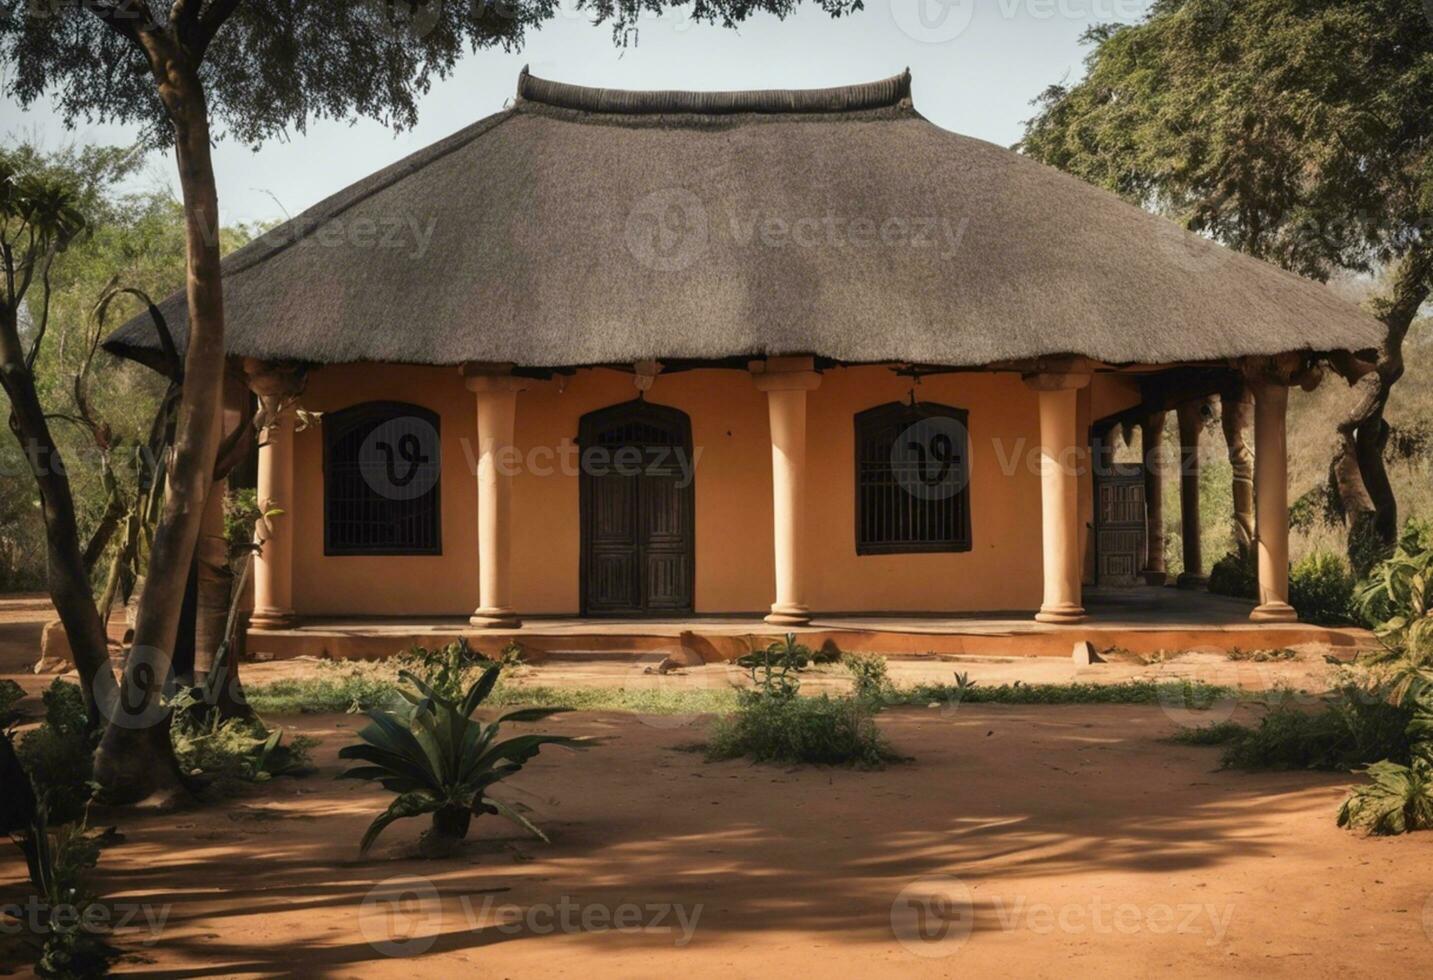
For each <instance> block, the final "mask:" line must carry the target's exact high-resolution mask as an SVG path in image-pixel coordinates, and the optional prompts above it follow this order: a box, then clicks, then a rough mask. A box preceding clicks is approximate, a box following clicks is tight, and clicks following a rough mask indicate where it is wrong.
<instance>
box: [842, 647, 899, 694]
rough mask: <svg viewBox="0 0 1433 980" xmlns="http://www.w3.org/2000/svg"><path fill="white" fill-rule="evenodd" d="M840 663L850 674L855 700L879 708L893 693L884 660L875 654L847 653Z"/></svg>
mask: <svg viewBox="0 0 1433 980" xmlns="http://www.w3.org/2000/svg"><path fill="white" fill-rule="evenodd" d="M841 663H842V664H844V665H845V667H846V669H847V670H848V671H850V672H851V678H852V680H853V683H854V693H855V696H856V699H857V700H859V701H864V702H866V703H867V704H870V705H873V706H880V705H882V704H884V703H885V702H886V700H887V699H888V698H890V697H891V696H892V694H893V693H894V690H895V689H894V688H893V687H892V685H891V682H890V679H889V678H887V676H886V658H885V657H883V656H881V655H880V654H877V653H848V654H846V655H845V656H843V657H842V658H841Z"/></svg>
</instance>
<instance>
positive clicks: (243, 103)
mask: <svg viewBox="0 0 1433 980" xmlns="http://www.w3.org/2000/svg"><path fill="white" fill-rule="evenodd" d="M796 2H797V0H692V5H691V9H692V16H693V17H694V18H697V19H699V20H704V21H711V22H720V23H723V24H726V25H734V24H736V23H739V22H741V21H744V20H745V19H746V18H747V17H749V16H750V15H751V14H752V13H755V12H758V11H767V12H770V13H774V14H776V15H777V16H783V15H785V14H786V13H788V12H790V11H791V10H792V9H794V8H795V6H796ZM819 2H820V4H821V6H822V8H823V9H825V10H827V11H828V12H830V13H832V14H833V15H839V14H841V13H844V12H846V11H849V10H853V9H858V8H859V7H860V2H861V0H819ZM685 6H686V4H685V3H684V2H682V0H674V2H668V0H589V6H588V8H587V9H589V10H590V11H591V12H592V14H593V16H594V18H595V19H597V20H599V21H606V22H610V23H611V24H612V25H613V30H614V36H615V37H616V38H617V39H619V40H625V39H626V38H627V37H628V36H629V33H630V31H631V30H632V28H634V27H635V25H636V22H637V20H638V17H639V15H641V14H642V13H644V12H655V11H659V10H662V9H664V8H666V7H678V8H682V7H685ZM557 11H558V4H557V3H556V2H555V0H507V2H502V3H499V2H496V0H449V2H442V0H171V2H170V3H169V5H168V7H167V9H166V8H164V7H161V6H160V5H158V4H156V3H153V2H152V0H48V3H46V2H45V0H42V2H40V3H37V4H29V5H24V6H20V5H18V4H11V5H9V6H7V7H6V9H5V11H4V12H3V13H0V64H3V65H4V66H5V68H6V72H7V73H6V76H5V86H6V91H7V93H8V94H9V96H10V97H12V98H14V99H16V100H18V101H19V102H20V103H21V104H24V105H29V104H30V103H32V102H34V101H35V100H37V99H39V98H41V97H42V96H43V95H45V94H47V93H52V94H54V95H55V96H56V99H57V103H58V105H59V107H60V109H61V110H62V112H63V113H64V114H65V116H66V117H67V118H69V119H79V118H90V117H100V118H103V119H106V120H109V121H116V122H122V123H138V124H139V125H141V126H142V127H143V129H144V132H145V135H146V138H147V139H148V140H149V141H151V142H152V143H154V144H156V145H165V146H168V145H172V146H173V148H174V153H175V160H176V163H177V166H178V170H179V183H180V187H181V189H182V192H183V198H184V210H185V218H186V229H185V231H186V236H185V237H186V251H187V255H188V269H189V275H188V281H187V289H186V291H187V298H188V313H189V330H188V337H187V341H186V344H185V352H184V366H183V374H184V387H183V396H182V401H181V403H180V405H179V409H178V422H177V425H176V431H175V442H174V450H175V451H174V457H173V461H172V463H171V464H170V467H169V474H168V478H169V493H168V496H167V498H166V502H165V507H164V513H163V517H162V519H161V521H160V523H159V526H158V528H157V530H156V532H155V535H154V541H153V545H152V550H151V557H150V564H149V574H148V575H147V577H146V588H145V593H144V596H143V598H142V599H141V600H140V609H139V616H138V621H137V623H136V626H135V636H134V648H132V650H131V652H130V656H129V658H128V663H129V665H130V666H128V667H127V668H126V671H125V676H124V682H123V693H124V701H123V703H124V704H125V705H128V706H133V707H136V708H137V709H138V714H137V715H136V716H134V717H132V718H130V719H129V722H128V723H127V724H123V725H122V724H117V723H112V724H111V725H110V726H109V729H108V730H107V731H106V732H105V736H104V739H103V741H102V742H101V744H100V750H99V753H98V756H97V759H96V768H95V775H96V779H97V781H98V782H99V783H100V784H101V785H102V786H103V787H104V789H105V791H106V793H107V795H108V796H109V797H110V798H111V799H113V800H116V801H122V800H138V799H142V798H144V797H146V796H148V795H151V794H152V793H165V794H169V795H173V794H177V793H182V792H183V786H182V781H181V779H180V775H179V772H178V768H177V766H176V765H175V764H174V758H173V749H172V746H171V745H170V741H169V736H168V732H167V728H168V714H167V712H163V711H159V712H156V711H155V708H156V706H157V705H158V704H159V702H160V697H161V693H162V687H163V685H164V683H165V682H166V681H167V678H168V675H169V673H170V665H171V659H172V651H173V647H174V641H175V636H176V634H177V629H178V623H179V613H180V605H181V601H182V598H183V595H184V589H185V585H186V581H187V577H188V571H189V567H190V561H191V559H192V557H193V554H194V550H195V544H196V542H197V539H198V535H199V525H200V520H201V518H202V513H203V504H204V500H205V498H206V496H207V495H208V492H209V487H210V483H211V482H212V478H213V473H212V469H213V466H214V462H215V460H216V458H217V456H218V455H219V442H220V432H219V430H220V425H219V420H220V417H221V415H220V412H221V407H222V406H221V400H222V391H223V373H224V302H223V287H222V281H221V275H220V267H219V197H218V189H217V187H216V186H215V180H214V169H213V163H212V160H211V158H210V144H211V141H212V139H213V138H214V136H215V135H216V133H215V132H214V124H216V123H217V124H218V127H219V132H220V133H227V134H229V135H232V136H235V137H237V138H238V139H241V140H245V141H246V142H249V143H253V144H257V143H260V142H262V141H263V140H264V139H266V138H268V137H270V136H274V135H279V134H282V133H284V132H286V131H287V130H288V129H289V128H297V129H299V130H302V129H303V128H304V126H305V125H306V124H307V123H308V121H309V120H311V119H316V118H347V117H349V116H350V115H354V114H361V115H365V116H370V117H373V118H377V119H381V120H383V121H385V122H387V123H390V124H392V125H395V126H404V125H410V124H412V123H413V121H414V120H415V119H416V116H417V108H416V106H417V98H418V97H419V96H420V95H421V94H423V93H424V92H426V91H427V89H428V87H429V85H430V84H431V82H432V79H433V78H434V77H443V76H445V75H446V74H448V73H449V72H450V71H451V70H452V68H453V66H454V65H455V64H456V62H457V59H458V58H459V56H460V55H462V54H463V53H464V52H465V50H469V49H471V50H478V49H483V48H488V47H492V46H494V45H503V46H505V47H513V46H516V45H518V44H520V43H521V42H522V40H523V39H524V36H525V34H526V31H527V30H528V28H530V27H534V26H537V25H538V24H541V23H542V22H544V21H546V20H549V19H550V18H552V17H553V16H554V15H555V14H556V13H557ZM136 650H138V651H141V652H142V654H143V656H138V657H137V656H135V651H136ZM153 714H157V715H158V716H159V717H160V718H162V723H160V724H137V723H135V718H138V717H143V716H145V715H153Z"/></svg>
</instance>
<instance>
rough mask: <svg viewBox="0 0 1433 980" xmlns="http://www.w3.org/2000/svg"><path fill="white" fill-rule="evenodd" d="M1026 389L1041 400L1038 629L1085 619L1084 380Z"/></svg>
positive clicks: (1035, 379) (1054, 377)
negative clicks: (1041, 557)
mask: <svg viewBox="0 0 1433 980" xmlns="http://www.w3.org/2000/svg"><path fill="white" fill-rule="evenodd" d="M1025 383H1026V384H1028V385H1029V386H1030V387H1031V388H1034V389H1035V390H1036V391H1037V392H1039V394H1040V517H1041V524H1040V531H1041V540H1042V542H1043V547H1044V570H1045V599H1044V602H1042V603H1041V605H1040V612H1039V613H1038V614H1037V615H1036V616H1035V618H1036V619H1037V620H1039V621H1040V622H1042V623H1061V624H1062V623H1079V622H1083V621H1084V619H1085V607H1084V605H1083V604H1082V602H1083V600H1082V593H1081V579H1082V577H1083V575H1082V573H1083V571H1084V567H1083V566H1084V559H1083V556H1082V555H1081V554H1080V540H1081V534H1080V490H1079V481H1080V474H1081V473H1082V471H1083V470H1084V469H1085V468H1086V466H1087V460H1086V458H1085V457H1086V455H1087V454H1086V452H1085V451H1082V449H1081V447H1080V444H1079V437H1078V432H1077V428H1078V425H1077V414H1078V407H1079V389H1080V388H1083V387H1084V386H1085V385H1087V384H1089V383H1090V376H1089V375H1088V374H1076V373H1070V374H1056V373H1050V374H1035V375H1030V376H1027V377H1026V379H1025Z"/></svg>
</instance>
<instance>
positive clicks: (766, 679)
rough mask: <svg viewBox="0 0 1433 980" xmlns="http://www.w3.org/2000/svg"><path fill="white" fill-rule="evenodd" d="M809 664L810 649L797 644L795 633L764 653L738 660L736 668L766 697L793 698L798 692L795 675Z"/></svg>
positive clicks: (771, 646) (756, 652) (754, 652)
mask: <svg viewBox="0 0 1433 980" xmlns="http://www.w3.org/2000/svg"><path fill="white" fill-rule="evenodd" d="M811 661H812V655H811V648H810V647H808V646H805V645H804V644H801V643H797V642H796V634H795V633H787V634H786V636H785V637H784V638H783V639H780V640H777V641H775V642H774V643H772V644H770V645H769V646H767V647H766V649H764V650H755V651H753V652H751V653H748V654H747V655H746V656H744V657H738V658H737V661H736V664H737V666H738V667H741V668H742V669H744V670H745V671H746V672H747V673H748V674H749V675H750V676H751V682H752V683H753V684H755V685H756V686H757V687H758V688H759V689H760V690H761V692H762V693H763V694H765V695H767V696H768V697H780V698H794V697H796V694H797V692H798V691H799V690H800V689H801V680H800V678H798V677H797V676H796V675H797V674H798V673H800V672H801V671H803V670H805V669H806V668H807V666H809V665H810V663H811Z"/></svg>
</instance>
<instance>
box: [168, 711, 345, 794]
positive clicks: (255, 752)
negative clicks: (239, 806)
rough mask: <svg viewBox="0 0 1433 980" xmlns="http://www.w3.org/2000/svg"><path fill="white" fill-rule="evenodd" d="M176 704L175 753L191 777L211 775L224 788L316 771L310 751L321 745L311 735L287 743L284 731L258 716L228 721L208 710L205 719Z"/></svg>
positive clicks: (173, 733)
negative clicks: (310, 760)
mask: <svg viewBox="0 0 1433 980" xmlns="http://www.w3.org/2000/svg"><path fill="white" fill-rule="evenodd" d="M181 707H182V706H179V705H176V706H175V714H174V718H175V721H174V726H173V730H172V735H173V739H174V755H175V757H176V758H177V759H178V760H179V765H180V767H181V768H182V769H183V770H184V771H186V772H188V773H189V774H190V775H191V776H201V775H202V776H209V777H212V778H214V779H215V780H217V781H218V782H219V784H220V785H221V786H224V785H232V784H234V783H240V782H244V783H262V782H268V781H269V780H270V779H272V778H274V777H275V776H302V775H307V774H308V773H310V772H312V771H313V767H312V765H310V763H309V752H310V750H311V749H312V748H313V746H314V745H316V744H317V742H316V741H315V740H314V739H312V738H308V737H307V736H302V735H301V736H298V737H297V738H292V739H290V740H289V741H288V743H287V744H285V743H284V731H283V729H282V728H275V729H274V730H273V731H270V730H269V729H267V728H265V727H264V724H263V722H261V721H259V720H258V718H257V717H254V718H229V719H224V718H221V717H220V716H219V713H218V712H209V713H208V714H207V717H204V718H203V720H195V718H196V716H193V715H191V714H188V713H186V712H184V711H183V710H181Z"/></svg>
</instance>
